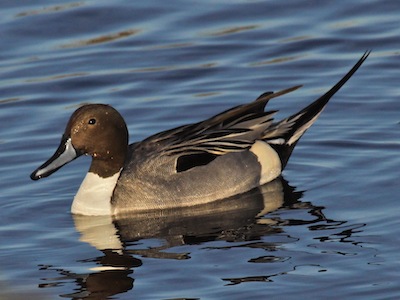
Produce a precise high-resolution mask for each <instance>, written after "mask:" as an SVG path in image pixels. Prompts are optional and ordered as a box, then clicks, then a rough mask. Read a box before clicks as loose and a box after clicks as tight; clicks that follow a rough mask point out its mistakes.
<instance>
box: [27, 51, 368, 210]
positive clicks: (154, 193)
mask: <svg viewBox="0 0 400 300" xmlns="http://www.w3.org/2000/svg"><path fill="white" fill-rule="evenodd" d="M368 55H369V52H366V53H365V54H364V55H363V56H362V57H361V58H360V59H359V61H358V62H357V63H356V64H355V65H354V66H353V68H352V69H351V70H350V71H349V72H348V73H347V74H346V75H345V76H344V77H343V78H342V79H341V80H340V81H339V82H338V83H337V84H336V85H335V86H334V87H332V88H331V89H330V90H329V91H328V92H327V93H325V94H324V95H323V96H321V97H320V98H318V99H317V100H316V101H314V102H313V103H311V104H310V105H308V106H307V107H305V108H304V109H302V110H301V111H299V112H298V113H296V114H294V115H292V116H290V117H288V118H285V119H283V120H281V121H278V122H275V121H274V120H273V115H274V113H275V112H276V111H264V108H265V106H266V104H267V103H268V101H269V100H271V99H272V98H275V97H278V96H281V95H284V94H287V93H289V92H292V91H294V90H296V89H298V88H299V87H300V86H295V87H292V88H288V89H285V90H282V91H279V92H276V93H273V92H267V93H264V94H262V95H261V96H260V97H259V98H257V99H256V100H255V101H253V102H251V103H248V104H243V105H239V106H236V107H233V108H231V109H229V110H227V111H224V112H222V113H220V114H217V115H215V116H213V117H211V118H209V119H207V120H205V121H202V122H198V123H195V124H189V125H184V126H180V127H177V128H174V129H171V130H167V131H164V132H161V133H158V134H155V135H153V136H150V137H149V138H147V139H145V140H143V141H141V142H137V143H134V144H131V145H128V130H127V127H126V123H125V121H124V119H123V117H122V116H121V115H120V114H119V113H118V112H117V111H116V110H115V109H114V108H112V107H111V106H109V105H104V104H89V105H84V106H82V107H80V108H78V109H77V110H76V111H75V112H74V113H73V114H72V116H71V118H70V119H69V122H68V124H67V127H66V129H65V132H64V134H63V137H62V140H61V143H60V146H59V147H58V149H57V150H56V152H55V153H54V155H53V156H52V157H51V158H50V159H49V160H48V161H47V162H45V163H44V164H43V165H42V166H40V167H39V168H38V169H37V170H35V171H34V172H33V173H32V174H31V178H32V179H33V180H37V179H40V178H43V177H46V176H49V175H50V174H52V173H53V172H55V171H57V170H58V169H59V168H61V167H62V166H63V165H65V164H67V163H68V162H70V161H72V160H74V159H75V158H77V157H79V156H80V155H82V154H86V155H90V156H92V163H91V166H90V169H89V172H88V173H87V175H86V177H85V179H84V180H83V182H82V184H81V186H80V188H79V190H78V192H77V194H76V196H75V197H74V201H73V204H72V208H71V211H72V213H76V214H83V215H116V214H121V213H125V212H131V211H143V210H151V209H171V208H175V207H189V206H194V205H198V204H204V203H209V202H212V201H216V200H219V199H224V198H228V197H231V196H233V195H237V194H240V193H244V192H246V191H249V190H251V189H253V188H256V187H258V186H261V185H263V184H265V183H267V182H270V181H272V180H273V179H275V178H277V177H278V176H279V175H280V174H281V172H282V170H283V169H284V168H285V166H286V164H287V162H288V159H289V157H290V155H291V153H292V151H293V148H294V147H295V145H296V143H297V142H298V141H299V139H300V138H301V136H302V135H303V134H304V132H305V131H306V130H307V129H308V128H309V127H310V126H311V125H312V124H313V123H314V122H315V120H316V119H317V118H318V116H319V115H320V113H321V112H322V110H323V109H324V107H325V106H326V104H327V103H328V101H329V99H330V98H331V97H332V96H333V95H334V94H335V93H336V92H337V91H338V90H339V89H340V88H341V87H342V86H343V85H344V84H345V83H346V81H347V80H348V79H349V78H350V77H351V76H352V75H353V74H354V73H355V72H356V71H357V69H358V68H359V67H360V66H361V64H362V63H363V62H364V61H365V60H366V59H367V57H368Z"/></svg>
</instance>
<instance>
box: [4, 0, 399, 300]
mask: <svg viewBox="0 0 400 300" xmlns="http://www.w3.org/2000/svg"><path fill="white" fill-rule="evenodd" d="M399 18H400V6H399V5H398V2H397V1H395V0H389V1H377V0H375V1H372V0H371V1H360V0H358V1H357V0H350V1H346V2H345V3H344V2H337V1H336V2H333V1H330V2H327V1H325V2H321V1H320V2H318V1H304V0H303V1H281V2H280V3H279V4H278V3H277V2H276V1H244V0H243V1H239V0H237V1H160V0H155V1H146V2H145V1H136V2H133V1H122V0H121V1H91V0H87V1H62V0H59V1H58V2H57V1H32V3H31V4H28V2H27V1H26V3H24V4H21V3H20V2H19V1H7V0H3V1H1V2H0V38H1V43H0V91H1V93H0V107H1V108H0V124H1V133H0V168H1V171H0V172H1V179H2V180H1V183H0V188H1V194H0V195H1V196H0V198H1V199H0V220H1V223H0V236H1V244H0V298H1V299H28V298H29V299H58V298H60V296H61V297H63V298H75V299H78V298H90V299H102V298H106V297H110V298H111V297H112V298H113V299H133V298H135V299H176V298H180V299H181V298H200V299H266V298H269V299H277V298H279V299H299V298H304V299H308V298H311V297H312V298H323V299H350V298H351V299H367V298H369V299H394V298H399V297H400V286H399V276H400V263H399V262H400V254H399V253H400V251H399V245H400V238H399V236H400V221H399V212H400V205H399V199H398V198H399V196H398V191H399V183H398V179H399V169H400V156H399V149H400V142H399V141H400V139H399V129H400V101H399V95H400V87H399V70H400V57H399V54H400V52H399V45H400V44H399V36H400V27H399ZM368 49H372V50H373V52H372V54H371V55H370V57H369V58H368V60H367V61H366V62H365V64H364V66H362V68H361V69H360V70H359V71H358V73H357V74H356V75H355V76H354V77H353V78H352V79H351V80H350V81H349V82H348V83H347V85H346V86H345V87H344V88H343V89H342V90H341V91H340V92H339V93H338V94H337V95H336V96H335V97H334V99H332V102H331V103H330V104H329V106H328V107H327V109H326V110H325V111H324V112H323V114H322V115H321V117H320V119H319V120H318V121H317V123H316V124H315V125H314V126H313V127H312V128H311V129H310V130H309V131H308V132H307V134H306V135H305V136H304V138H303V139H302V140H301V142H300V143H299V144H298V146H297V148H296V150H295V152H294V154H293V156H292V158H291V160H290V162H289V165H288V167H287V169H286V170H285V172H284V179H285V180H286V181H287V182H286V181H281V182H274V183H273V184H272V185H269V186H267V187H265V189H264V190H263V191H261V193H253V194H249V195H244V196H243V197H242V198H240V199H235V200H234V201H233V202H230V203H225V202H222V203H218V204H216V206H212V207H204V208H202V209H199V210H197V211H193V210H187V211H174V212H170V213H166V214H164V215H162V216H160V215H157V214H149V215H145V216H136V217H135V218H131V219H126V220H120V221H118V222H114V223H112V222H111V220H110V219H108V218H87V217H86V218H84V217H80V218H77V217H73V216H72V215H71V214H70V213H69V209H70V205H71V201H72V198H73V196H74V194H75V192H76V190H77V189H78V187H79V184H80V182H81V180H82V178H83V177H84V175H85V172H86V170H87V168H88V164H89V159H87V158H81V159H79V160H77V161H75V162H73V163H71V164H70V165H68V166H66V167H65V168H63V169H62V170H60V171H59V172H58V173H56V174H54V175H53V176H51V177H50V178H48V179H45V180H42V181H39V182H33V181H31V180H30V179H29V174H30V172H31V171H32V170H33V169H35V168H36V167H37V166H38V165H39V164H41V163H42V162H43V161H44V160H45V159H47V158H48V157H49V155H51V154H52V153H53V151H54V149H55V147H56V146H57V144H58V142H59V138H60V136H61V133H62V131H63V129H64V126H65V123H66V121H67V119H68V118H69V115H70V114H71V113H72V112H73V110H74V109H75V108H76V107H77V106H79V105H80V104H82V103H86V102H92V103H93V102H101V103H109V104H111V105H113V106H114V107H116V108H117V109H118V110H119V111H120V112H121V113H122V114H123V116H124V117H125V119H126V121H127V123H128V125H129V130H130V132H131V141H135V140H140V139H143V138H145V137H147V136H148V135H150V134H152V133H156V132H158V131H161V130H165V129H168V128H171V127H174V126H177V125H181V124H184V123H188V122H194V121H198V120H201V119H203V118H205V117H209V116H211V115H212V114H215V113H217V112H219V111H221V110H223V109H226V108H228V107H230V106H233V105H237V104H239V103H243V102H248V101H251V100H253V99H254V98H256V97H257V96H258V95H259V94H261V93H262V92H264V91H267V90H278V89H282V88H287V87H289V86H293V85H298V84H304V87H303V88H302V89H300V90H298V91H296V92H295V93H293V94H291V95H290V96H287V97H283V98H281V99H276V100H274V101H273V102H272V103H271V108H272V109H280V111H281V113H280V114H279V115H278V117H282V116H286V115H288V114H289V113H293V112H295V111H297V110H299V109H300V108H302V107H304V106H305V105H306V104H307V103H309V102H310V101H312V100H314V99H315V98H316V97H318V96H319V95H320V94H322V93H323V92H324V91H326V90H327V89H328V88H329V87H330V86H331V85H333V84H334V83H335V82H336V81H337V80H338V79H339V78H340V77H341V76H342V75H343V74H344V73H345V72H347V70H348V69H349V68H350V67H351V66H352V65H353V64H354V63H355V62H356V61H357V59H358V58H359V57H360V56H361V55H362V53H363V52H364V51H365V50H368Z"/></svg>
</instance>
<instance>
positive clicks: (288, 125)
mask: <svg viewBox="0 0 400 300" xmlns="http://www.w3.org/2000/svg"><path fill="white" fill-rule="evenodd" d="M369 54H370V51H366V52H365V53H364V55H363V56H362V57H361V58H360V59H359V60H358V62H357V63H356V64H355V65H354V66H353V68H351V70H350V71H349V72H348V73H347V74H346V75H345V76H344V77H343V78H342V79H341V80H340V81H339V82H338V83H336V84H335V85H334V86H333V87H332V88H331V89H330V90H329V91H328V92H326V93H325V94H324V95H322V96H321V97H319V98H318V99H317V100H315V101H314V102H313V103H311V104H310V105H308V106H307V107H305V108H304V109H302V110H301V111H299V112H298V113H296V114H294V115H292V116H290V117H288V118H286V119H283V120H282V121H280V122H278V123H275V124H274V125H273V126H271V128H270V129H269V130H268V131H266V132H265V134H264V136H263V139H264V140H265V141H267V142H268V143H269V144H270V145H271V146H272V147H273V148H274V149H275V150H276V151H277V152H278V154H279V156H280V158H281V162H282V168H284V167H285V166H286V164H287V162H288V160H289V157H290V155H291V153H292V151H293V149H294V147H295V146H296V144H297V142H298V141H299V139H300V138H301V137H302V135H303V134H304V133H305V132H306V131H307V129H308V128H310V126H311V125H312V124H313V123H314V122H315V121H316V120H317V118H318V116H319V115H320V114H321V112H322V110H323V109H324V108H325V106H326V104H327V103H328V101H329V99H331V97H332V96H333V95H334V94H335V93H336V92H337V91H338V90H339V89H340V88H341V87H342V86H343V85H344V84H345V83H346V82H347V81H348V80H349V79H350V77H351V76H352V75H353V74H354V73H355V72H356V71H357V70H358V68H359V67H360V66H361V65H362V63H363V62H364V61H365V60H366V59H367V57H368V55H369Z"/></svg>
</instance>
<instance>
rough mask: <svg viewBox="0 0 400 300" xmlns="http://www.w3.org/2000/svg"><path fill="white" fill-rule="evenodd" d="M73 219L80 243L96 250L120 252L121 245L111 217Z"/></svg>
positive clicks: (77, 217)
mask: <svg viewBox="0 0 400 300" xmlns="http://www.w3.org/2000/svg"><path fill="white" fill-rule="evenodd" d="M73 218H74V222H75V228H76V230H77V231H78V232H79V233H80V234H81V237H80V239H79V240H80V241H82V242H85V243H88V244H90V245H92V246H93V247H95V248H96V249H98V250H104V249H113V250H122V243H121V241H120V239H119V237H118V235H117V229H116V228H115V226H114V224H113V222H112V217H111V216H80V215H74V216H73ZM117 252H118V251H117Z"/></svg>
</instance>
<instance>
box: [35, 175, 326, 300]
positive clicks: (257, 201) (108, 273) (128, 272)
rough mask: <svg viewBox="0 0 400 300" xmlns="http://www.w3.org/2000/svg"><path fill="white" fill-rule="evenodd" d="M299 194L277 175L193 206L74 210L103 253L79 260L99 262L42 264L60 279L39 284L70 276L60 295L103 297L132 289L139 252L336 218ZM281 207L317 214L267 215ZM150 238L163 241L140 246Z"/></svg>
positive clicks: (162, 253) (86, 237) (254, 236)
mask: <svg viewBox="0 0 400 300" xmlns="http://www.w3.org/2000/svg"><path fill="white" fill-rule="evenodd" d="M301 195H302V193H301V192H295V191H294V188H293V187H290V186H289V185H288V184H287V182H286V181H285V180H284V179H282V178H279V179H276V180H275V181H273V182H271V183H268V184H266V185H264V186H262V187H260V188H258V189H256V190H253V191H251V192H248V193H246V194H242V195H240V196H236V197H233V198H230V199H224V200H221V201H217V202H214V203H210V204H207V205H201V206H196V207H191V208H182V209H173V210H163V211H151V212H145V213H140V214H138V213H135V214H132V215H124V216H119V217H118V218H115V217H89V216H75V215H74V216H73V218H74V222H75V226H76V230H77V231H78V232H79V233H80V234H81V237H80V240H81V241H83V242H86V243H89V244H90V245H92V246H93V247H95V248H96V249H98V250H100V251H101V252H102V253H103V255H102V256H99V257H96V258H91V259H82V260H79V262H82V263H89V262H90V263H91V264H93V263H95V264H96V265H98V266H97V267H95V268H90V272H88V273H85V274H78V273H73V272H71V271H68V270H65V269H57V268H54V267H50V266H41V268H42V269H47V270H48V269H52V270H56V271H57V272H58V273H59V274H61V275H62V278H57V279H54V278H52V279H44V280H45V281H46V283H41V284H40V285H39V286H40V287H51V286H57V284H58V283H59V282H65V280H71V279H72V280H74V281H75V283H76V288H75V289H74V292H71V293H69V294H63V295H61V296H63V297H67V298H72V299H77V298H79V299H82V298H87V299H91V298H96V299H97V298H105V297H109V296H112V295H116V294H119V293H123V292H126V291H128V290H129V289H132V288H133V285H134V279H133V275H132V274H133V270H134V268H137V267H140V266H141V265H142V261H141V260H140V259H138V258H137V257H152V258H160V259H179V260H180V259H189V258H190V256H189V254H190V253H175V252H172V251H171V249H170V248H172V247H176V246H180V245H190V244H201V243H206V242H209V241H215V240H221V241H229V242H231V241H234V242H240V241H257V240H260V239H261V238H262V237H265V236H267V235H273V234H276V233H281V232H283V226H286V225H298V224H302V223H305V224H313V223H316V222H320V221H327V222H328V223H330V222H333V221H330V220H326V219H325V217H324V215H323V214H322V211H321V210H322V208H321V207H314V206H312V205H311V204H310V203H303V202H300V201H299V199H300V197H301ZM279 208H284V209H306V210H307V211H308V212H309V213H310V214H311V215H313V216H314V217H313V218H312V219H311V220H308V221H304V220H282V219H280V218H279V214H276V215H274V218H268V216H266V215H267V214H268V213H270V212H273V211H276V210H277V209H279ZM325 224H326V222H325ZM146 239H158V240H159V241H161V245H158V246H155V247H146V248H145V249H140V245H139V244H140V242H139V241H140V240H146ZM249 247H251V245H249ZM265 247H266V250H274V249H275V248H276V245H275V244H274V243H268V246H265ZM265 247H264V248H265ZM138 248H139V249H138ZM166 250H168V251H166ZM273 261H274V260H273V259H271V262H273Z"/></svg>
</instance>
